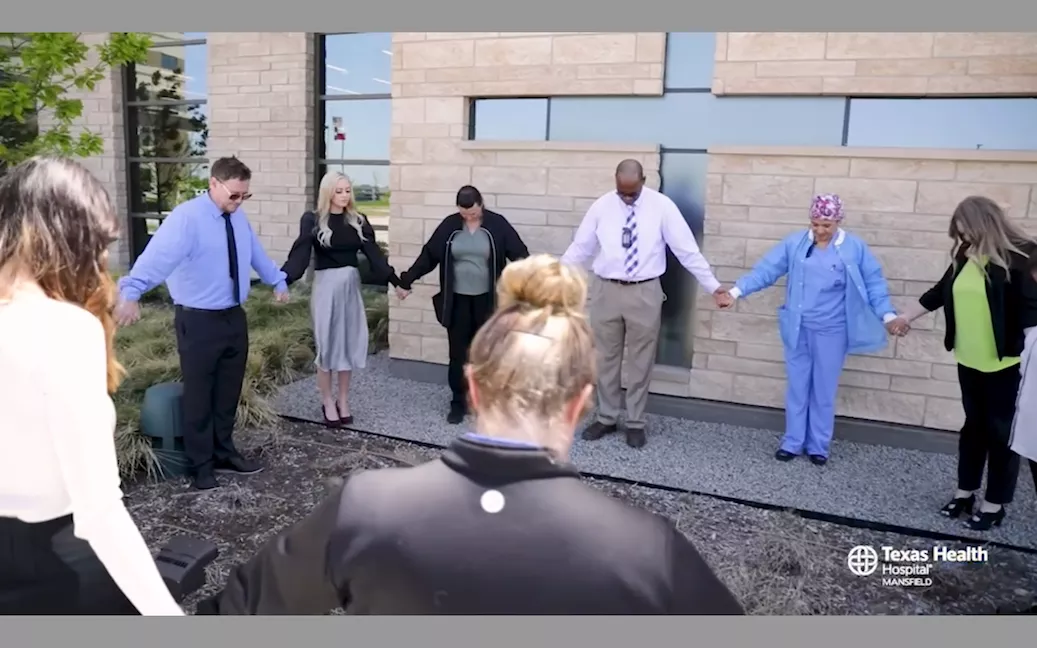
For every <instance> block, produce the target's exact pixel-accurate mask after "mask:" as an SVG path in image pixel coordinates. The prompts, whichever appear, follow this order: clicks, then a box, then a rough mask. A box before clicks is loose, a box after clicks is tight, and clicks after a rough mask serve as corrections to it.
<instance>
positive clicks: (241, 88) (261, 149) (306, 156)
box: [207, 32, 317, 262]
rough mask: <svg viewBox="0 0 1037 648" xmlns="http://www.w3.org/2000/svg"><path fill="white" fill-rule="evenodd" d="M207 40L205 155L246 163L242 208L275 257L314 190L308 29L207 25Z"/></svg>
mask: <svg viewBox="0 0 1037 648" xmlns="http://www.w3.org/2000/svg"><path fill="white" fill-rule="evenodd" d="M207 42H208V49H209V52H208V54H209V88H208V91H209V95H208V96H209V115H210V117H209V141H208V146H209V153H208V155H209V159H210V160H215V159H217V158H219V157H222V156H225V155H236V156H238V157H240V158H241V159H242V161H244V162H245V164H247V165H248V166H249V168H251V169H252V187H253V193H254V194H255V196H254V197H253V198H252V200H250V201H249V202H248V203H247V204H246V206H245V209H246V211H247V212H248V215H249V218H250V219H251V220H252V223H253V226H254V227H255V228H256V229H257V231H258V233H259V237H260V239H261V240H262V242H263V245H264V246H265V247H266V249H267V251H268V252H269V253H270V256H271V257H273V258H274V259H275V260H276V261H278V262H280V261H282V260H283V259H284V258H285V257H286V256H287V255H288V251H289V250H290V249H291V245H292V241H293V240H294V239H295V237H296V236H297V235H298V233H299V218H300V217H301V216H302V214H303V212H304V211H306V210H307V209H311V208H312V204H313V200H314V195H315V193H316V188H315V187H314V186H313V185H314V180H313V178H314V174H315V170H314V165H315V160H314V157H315V152H314V140H313V129H314V124H315V120H316V118H315V113H316V107H315V104H314V96H315V95H314V84H315V78H316V75H315V73H314V66H315V65H316V64H317V62H316V56H315V47H314V38H313V34H308V33H305V32H210V33H209V34H208V38H207Z"/></svg>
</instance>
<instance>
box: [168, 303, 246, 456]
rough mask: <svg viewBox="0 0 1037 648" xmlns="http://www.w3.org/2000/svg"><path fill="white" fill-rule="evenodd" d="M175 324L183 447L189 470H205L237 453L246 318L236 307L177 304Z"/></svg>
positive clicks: (244, 364) (243, 377)
mask: <svg viewBox="0 0 1037 648" xmlns="http://www.w3.org/2000/svg"><path fill="white" fill-rule="evenodd" d="M174 325H175V327H176V341H177V349H178V351H179V353H180V372H181V373H182V374H183V384H184V397H183V417H184V453H185V454H186V455H187V458H188V460H189V461H190V462H191V468H192V470H193V471H194V472H195V473H196V474H205V473H207V472H211V471H212V470H213V468H214V467H215V463H222V462H225V461H228V460H229V459H231V458H232V457H235V456H237V455H238V451H237V449H236V448H235V447H234V439H233V436H234V423H235V419H236V417H237V411H238V400H239V399H240V398H241V384H242V381H243V380H244V379H245V366H246V364H247V362H248V343H249V339H248V321H247V318H246V316H245V311H244V310H243V309H241V308H240V307H234V308H228V309H226V310H220V311H205V310H196V309H190V308H186V307H182V306H178V307H177V308H176V315H175V318H174Z"/></svg>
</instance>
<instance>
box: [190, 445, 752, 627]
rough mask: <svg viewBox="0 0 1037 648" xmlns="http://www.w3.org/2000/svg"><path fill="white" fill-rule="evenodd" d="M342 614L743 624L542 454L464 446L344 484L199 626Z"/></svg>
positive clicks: (669, 555)
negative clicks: (488, 503) (488, 501)
mask: <svg viewBox="0 0 1037 648" xmlns="http://www.w3.org/2000/svg"><path fill="white" fill-rule="evenodd" d="M488 491H497V493H499V494H500V496H502V497H503V508H500V510H499V511H496V512H488V511H487V510H484V508H483V506H482V505H481V502H482V501H483V496H484V495H485V494H486V493H487V492H488ZM492 497H496V495H494V496H492ZM499 500H500V498H498V501H499ZM490 508H491V509H492V508H493V507H490ZM340 606H341V607H344V608H345V609H346V613H347V614H357V615H387V614H388V615H533V614H536V615H617V614H628V615H653V614H654V615H661V614H670V615H689V614H736V615H737V614H744V612H743V610H742V608H741V606H740V605H739V603H738V602H737V601H736V600H735V599H734V597H733V596H732V594H731V593H730V591H728V589H727V588H726V587H725V586H724V585H723V584H722V583H721V582H720V581H719V580H718V579H717V577H716V576H715V575H714V574H713V572H712V571H711V570H710V568H709V567H708V566H707V565H706V563H705V562H704V561H703V559H702V557H701V556H700V555H699V553H698V552H697V551H696V549H695V548H694V547H693V546H692V544H691V543H690V542H689V541H688V539H687V538H686V537H685V536H684V535H682V534H681V533H680V532H679V531H677V529H676V528H675V527H674V526H673V525H672V524H671V523H670V522H669V521H668V520H666V519H665V518H662V517H659V516H655V515H653V514H651V513H648V512H647V511H644V510H642V509H638V508H635V507H634V506H631V505H628V504H626V503H623V502H621V501H619V500H616V499H614V498H611V497H609V496H608V495H606V494H604V493H602V492H600V491H598V490H597V489H595V488H593V487H591V486H589V485H587V484H584V483H582V482H581V481H580V477H579V473H578V472H577V471H576V469H575V468H573V467H572V466H571V465H568V464H558V463H555V462H553V461H552V460H551V459H550V456H549V455H548V454H547V452H545V451H543V450H540V449H536V448H522V447H500V446H494V445H490V444H486V443H483V442H479V441H473V440H469V439H466V438H461V439H458V440H457V441H455V442H454V443H453V444H452V445H451V447H450V448H449V449H448V450H447V451H446V452H445V453H444V454H443V455H442V457H441V458H440V459H438V460H435V461H431V462H429V463H426V464H423V465H420V466H417V467H414V468H391V469H382V470H375V471H370V472H363V473H360V474H357V475H354V476H352V477H350V478H349V479H348V480H347V481H346V483H345V484H344V486H342V487H341V489H340V490H338V491H337V492H336V493H335V494H334V495H333V496H332V497H330V498H328V499H327V500H326V501H325V502H324V503H322V504H320V505H318V507H317V508H316V509H315V510H314V511H313V512H312V513H311V514H310V515H309V516H308V517H307V518H305V519H304V520H303V521H302V522H300V523H298V524H296V525H295V526H293V527H291V528H289V529H288V530H287V531H284V532H282V533H281V534H280V535H279V536H278V537H276V538H275V539H273V540H272V541H271V542H270V543H269V544H268V545H267V546H266V547H265V548H263V549H262V550H261V551H260V552H259V553H258V554H257V555H256V556H255V557H254V558H252V559H251V560H250V561H249V562H247V563H246V564H244V565H240V566H238V567H236V568H235V569H234V570H233V571H232V572H231V574H230V576H229V577H228V579H227V584H226V587H225V589H224V590H223V591H222V592H221V593H220V594H218V595H217V596H215V597H213V598H212V599H209V600H207V601H204V602H203V603H202V604H200V605H199V608H198V613H199V614H226V615H271V614H296V615H298V614H306V615H319V614H326V613H327V612H329V611H330V610H332V609H335V608H337V607H340Z"/></svg>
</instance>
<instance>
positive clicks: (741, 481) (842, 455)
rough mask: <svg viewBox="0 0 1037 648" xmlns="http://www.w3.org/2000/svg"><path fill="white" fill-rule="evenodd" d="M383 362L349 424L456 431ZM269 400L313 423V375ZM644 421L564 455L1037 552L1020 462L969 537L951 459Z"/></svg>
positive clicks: (444, 437) (433, 397) (1036, 524)
mask: <svg viewBox="0 0 1037 648" xmlns="http://www.w3.org/2000/svg"><path fill="white" fill-rule="evenodd" d="M388 363H389V358H388V356H387V355H386V354H384V353H383V354H380V355H378V356H374V357H372V358H370V363H369V365H368V368H367V369H366V370H365V371H363V372H361V373H358V375H357V376H356V378H355V380H354V383H353V391H352V393H353V396H352V403H351V406H352V413H353V415H354V417H355V422H354V424H353V427H355V428H356V429H358V430H363V431H367V432H374V433H378V434H387V435H392V436H397V437H401V438H406V439H412V440H415V441H423V442H429V443H436V444H440V445H443V444H446V443H448V442H449V441H450V440H451V439H453V438H454V437H456V436H457V435H458V433H459V432H461V431H462V430H463V427H459V426H452V425H449V424H447V423H446V418H445V417H446V411H447V403H448V401H449V391H448V390H447V388H446V386H442V385H434V384H429V383H421V382H416V381H411V380H404V379H400V378H396V377H393V376H392V375H391V374H390V373H389V364H388ZM275 406H276V407H277V409H278V411H279V412H280V413H282V414H284V415H288V416H294V417H298V418H303V419H307V420H320V419H321V413H320V404H319V398H318V394H317V388H316V378H315V377H310V378H306V379H304V380H301V381H299V382H296V383H293V384H291V385H288V386H286V387H284V388H283V389H282V390H281V392H280V393H279V395H278V398H277V399H276V404H275ZM648 425H649V428H648V434H649V437H648V445H647V446H645V447H644V448H641V449H639V450H634V449H631V448H628V447H627V446H626V445H625V444H624V442H623V440H622V438H619V437H618V436H616V437H614V438H606V439H603V440H602V441H598V442H596V443H587V442H583V441H579V440H578V441H577V443H576V445H575V447H574V448H573V453H572V459H573V461H574V462H575V463H576V464H577V465H578V466H580V467H581V468H582V469H583V470H586V471H588V472H592V473H599V474H605V475H611V476H617V477H624V478H627V479H633V480H638V481H645V482H650V483H656V484H663V485H667V486H673V487H677V488H683V489H687V490H690V491H694V492H701V493H709V494H715V495H722V496H727V497H737V498H741V499H746V500H752V501H756V502H763V503H767V504H773V505H778V506H787V507H791V508H799V509H803V510H809V511H817V512H821V513H827V514H832V515H841V516H847V517H852V518H857V519H863V520H868V521H872V522H879V523H885V524H893V525H900V526H904V527H908V528H913V529H922V530H928V531H934V532H940V533H949V534H954V535H958V536H963V537H972V538H977V539H986V540H991V541H997V542H1003V543H1008V544H1011V545H1015V546H1022V547H1030V548H1034V549H1037V497H1035V493H1034V488H1033V481H1032V480H1031V478H1030V474H1029V470H1028V469H1027V468H1025V467H1024V468H1023V469H1022V470H1021V471H1020V476H1019V487H1018V489H1017V491H1016V502H1015V503H1014V504H1013V505H1011V506H1010V507H1009V517H1008V519H1007V520H1006V522H1005V524H1004V526H1003V527H1002V528H1000V529H994V530H992V531H990V532H988V533H976V532H973V531H970V530H969V529H967V528H965V527H964V526H963V525H962V523H961V522H960V521H959V522H954V521H951V520H947V519H945V518H943V517H941V516H940V515H939V514H938V513H937V511H938V509H939V508H940V507H941V506H942V505H943V504H944V503H945V502H946V500H947V498H948V496H949V495H951V494H952V492H953V490H952V489H953V488H954V482H955V474H956V473H955V464H956V461H955V457H954V456H952V455H945V454H937V453H929V452H922V451H918V450H906V449H899V448H891V447H886V446H876V445H868V444H859V443H852V442H848V441H840V440H836V441H834V442H833V444H832V456H831V460H830V462H829V464H828V465H827V466H825V467H823V468H818V467H816V466H814V465H812V464H810V463H809V462H807V461H805V460H797V461H793V462H791V463H788V464H784V463H780V462H777V461H775V460H774V459H773V453H774V449H775V448H776V447H777V443H778V440H779V437H780V434H779V433H777V432H774V431H771V430H760V429H753V428H744V427H738V426H732V425H718V424H713V423H703V422H697V421H688V420H683V419H677V418H671V417H664V416H653V415H650V416H649V417H648Z"/></svg>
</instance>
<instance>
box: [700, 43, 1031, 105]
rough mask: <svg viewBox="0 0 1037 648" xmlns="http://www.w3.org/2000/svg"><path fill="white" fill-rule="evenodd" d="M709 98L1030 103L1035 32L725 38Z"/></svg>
mask: <svg viewBox="0 0 1037 648" xmlns="http://www.w3.org/2000/svg"><path fill="white" fill-rule="evenodd" d="M713 93H714V94H723V95H759V94H769V95H777V94H788V95H840V96H842V95H853V96H867V95H882V96H895V95H903V96H923V95H931V96H967V95H973V96H994V95H1004V96H1012V95H1017V96H1033V95H1034V94H1037V33H1034V32H1014V33H1012V32H1006V33H1001V32H925V33H892V32H828V33H825V32H726V33H721V34H718V37H717V50H716V68H715V70H714V79H713Z"/></svg>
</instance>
